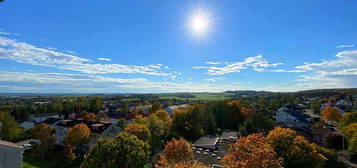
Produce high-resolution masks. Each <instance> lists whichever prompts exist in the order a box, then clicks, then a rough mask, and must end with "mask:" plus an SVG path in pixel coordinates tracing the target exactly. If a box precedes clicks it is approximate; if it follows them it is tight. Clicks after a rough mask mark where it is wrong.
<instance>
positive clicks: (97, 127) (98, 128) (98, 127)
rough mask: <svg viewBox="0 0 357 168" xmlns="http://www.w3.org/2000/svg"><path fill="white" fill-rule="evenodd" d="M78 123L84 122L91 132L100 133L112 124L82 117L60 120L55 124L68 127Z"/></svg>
mask: <svg viewBox="0 0 357 168" xmlns="http://www.w3.org/2000/svg"><path fill="white" fill-rule="evenodd" d="M80 123H83V124H86V125H87V126H88V128H90V130H91V132H95V133H102V132H103V131H104V130H106V129H107V128H108V127H110V126H111V125H112V124H110V123H101V122H92V121H85V120H82V119H75V120H62V121H61V122H59V123H57V124H56V125H57V126H61V127H67V128H70V127H73V126H75V125H77V124H80Z"/></svg>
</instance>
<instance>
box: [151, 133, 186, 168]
mask: <svg viewBox="0 0 357 168" xmlns="http://www.w3.org/2000/svg"><path fill="white" fill-rule="evenodd" d="M191 161H193V151H192V146H191V144H190V143H188V142H187V141H186V140H185V139H183V138H181V139H178V140H177V139H172V140H171V141H169V142H167V143H166V145H165V149H164V154H162V155H161V156H160V158H159V160H158V162H157V167H158V166H159V167H160V166H162V167H165V166H169V165H174V164H177V163H180V162H187V163H189V162H191Z"/></svg>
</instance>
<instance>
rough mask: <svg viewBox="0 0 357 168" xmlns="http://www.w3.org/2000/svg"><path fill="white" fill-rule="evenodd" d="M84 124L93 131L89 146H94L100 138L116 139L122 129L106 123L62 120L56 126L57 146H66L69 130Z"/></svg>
mask: <svg viewBox="0 0 357 168" xmlns="http://www.w3.org/2000/svg"><path fill="white" fill-rule="evenodd" d="M80 123H84V124H86V125H87V126H88V127H89V128H90V130H91V136H90V141H89V146H91V145H92V144H94V143H95V142H96V140H97V139H98V138H99V137H115V136H116V135H117V134H118V133H119V132H120V131H121V129H120V128H119V127H117V126H116V125H114V124H110V123H104V122H90V121H84V120H79V119H75V120H61V121H60V122H58V123H57V124H55V126H54V127H55V131H56V133H55V138H56V139H55V144H56V145H60V146H64V144H65V137H66V132H67V130H68V128H71V127H73V126H75V125H77V124H80Z"/></svg>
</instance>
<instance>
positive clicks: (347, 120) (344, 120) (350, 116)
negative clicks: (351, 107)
mask: <svg viewBox="0 0 357 168" xmlns="http://www.w3.org/2000/svg"><path fill="white" fill-rule="evenodd" d="M355 122H357V112H348V113H344V114H343V115H342V117H341V119H340V123H339V124H340V125H339V127H340V129H342V128H343V127H346V126H348V125H350V124H352V123H355Z"/></svg>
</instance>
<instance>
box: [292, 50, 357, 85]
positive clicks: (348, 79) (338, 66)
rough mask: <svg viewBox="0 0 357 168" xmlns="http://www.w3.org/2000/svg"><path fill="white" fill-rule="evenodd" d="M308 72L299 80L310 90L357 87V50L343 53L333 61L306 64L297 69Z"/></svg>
mask: <svg viewBox="0 0 357 168" xmlns="http://www.w3.org/2000/svg"><path fill="white" fill-rule="evenodd" d="M296 69H297V70H302V71H306V72H307V73H309V74H307V75H301V76H299V78H298V79H297V81H298V82H301V84H300V85H305V86H306V87H310V88H340V87H341V88H346V87H357V50H353V51H343V52H339V53H337V54H336V58H335V59H333V60H326V61H322V62H320V63H305V64H304V65H300V66H297V67H296Z"/></svg>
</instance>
